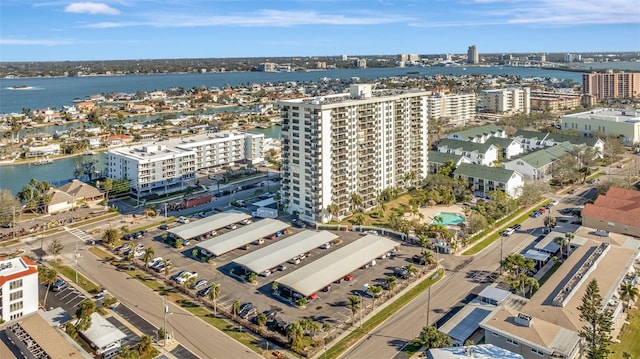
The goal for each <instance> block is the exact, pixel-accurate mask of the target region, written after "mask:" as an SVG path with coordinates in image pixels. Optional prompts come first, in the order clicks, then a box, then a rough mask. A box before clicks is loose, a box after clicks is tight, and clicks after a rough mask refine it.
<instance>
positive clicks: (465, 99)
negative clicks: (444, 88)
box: [427, 93, 477, 126]
mask: <svg viewBox="0 0 640 359" xmlns="http://www.w3.org/2000/svg"><path fill="white" fill-rule="evenodd" d="M476 102H477V97H476V94H475V93H468V94H445V93H438V94H436V95H434V96H429V97H428V98H427V111H428V114H427V116H428V117H429V118H434V119H438V120H441V119H442V120H447V121H448V123H449V124H451V125H453V126H464V125H465V123H466V122H467V121H471V120H473V119H474V118H475V116H476Z"/></svg>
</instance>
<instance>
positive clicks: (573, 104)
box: [530, 91, 582, 111]
mask: <svg viewBox="0 0 640 359" xmlns="http://www.w3.org/2000/svg"><path fill="white" fill-rule="evenodd" d="M530 98H531V109H532V110H534V111H567V110H573V109H575V108H578V107H579V106H581V105H582V103H581V96H580V95H578V94H570V93H561V92H547V91H531V97H530Z"/></svg>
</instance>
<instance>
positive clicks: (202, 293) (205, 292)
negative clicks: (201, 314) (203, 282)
mask: <svg viewBox="0 0 640 359" xmlns="http://www.w3.org/2000/svg"><path fill="white" fill-rule="evenodd" d="M209 292H211V286H208V287H204V288H202V289H200V290H199V291H198V293H196V295H197V296H198V297H206V296H207V295H209Z"/></svg>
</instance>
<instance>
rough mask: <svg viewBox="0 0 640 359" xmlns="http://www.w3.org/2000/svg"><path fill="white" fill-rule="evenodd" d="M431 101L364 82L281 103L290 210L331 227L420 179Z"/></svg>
mask: <svg viewBox="0 0 640 359" xmlns="http://www.w3.org/2000/svg"><path fill="white" fill-rule="evenodd" d="M427 96H428V92H423V91H392V90H381V91H373V90H372V87H371V85H370V84H359V85H352V86H351V88H350V92H349V93H344V94H338V95H330V96H323V97H317V98H305V99H294V100H286V101H282V102H280V103H279V106H280V108H281V114H282V174H283V181H282V183H283V185H282V189H283V196H282V203H283V206H284V208H286V211H288V212H289V213H292V214H293V213H294V212H295V213H297V214H298V215H299V217H300V218H301V219H303V220H306V221H310V222H317V223H326V222H328V221H330V220H331V219H332V217H333V216H334V215H335V216H337V217H342V216H344V215H349V214H350V213H352V212H353V210H354V209H358V208H359V209H363V210H365V211H366V210H368V209H371V208H373V207H374V206H376V205H377V197H378V194H379V193H380V191H382V190H384V189H386V188H392V187H395V188H399V189H405V188H408V187H410V186H412V185H415V184H418V183H420V182H421V181H423V180H424V179H425V178H426V176H427V173H428V170H429V164H428V160H427V157H428V150H429V148H428V145H427V133H428V131H427V127H428V125H427V119H428V116H427ZM354 199H357V200H356V201H354ZM333 205H334V206H335V208H336V209H337V211H332V212H334V213H333V214H332V213H330V211H329V208H332V209H333V208H334V206H333Z"/></svg>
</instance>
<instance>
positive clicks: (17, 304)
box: [0, 257, 39, 321]
mask: <svg viewBox="0 0 640 359" xmlns="http://www.w3.org/2000/svg"><path fill="white" fill-rule="evenodd" d="M38 298H39V297H38V265H37V264H36V263H35V262H33V261H32V260H30V259H29V258H27V257H18V258H12V259H7V260H5V259H3V258H0V318H1V319H2V320H4V321H10V320H15V319H18V318H20V317H22V316H23V315H27V314H29V313H33V312H35V311H37V310H38Z"/></svg>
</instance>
